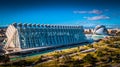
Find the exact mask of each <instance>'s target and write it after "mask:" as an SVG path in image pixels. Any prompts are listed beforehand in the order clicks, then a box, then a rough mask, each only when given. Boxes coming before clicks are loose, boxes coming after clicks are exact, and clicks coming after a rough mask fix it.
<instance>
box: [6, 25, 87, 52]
mask: <svg viewBox="0 0 120 67" xmlns="http://www.w3.org/2000/svg"><path fill="white" fill-rule="evenodd" d="M6 35H7V39H8V40H7V43H6V45H5V47H4V48H5V49H8V48H12V49H14V50H13V51H20V50H23V49H28V48H37V47H45V46H60V45H68V44H76V43H81V42H85V41H86V37H85V35H84V33H83V27H82V26H62V25H49V24H47V25H44V24H22V23H19V24H17V23H14V24H11V25H10V26H9V27H8V29H7V32H6Z"/></svg>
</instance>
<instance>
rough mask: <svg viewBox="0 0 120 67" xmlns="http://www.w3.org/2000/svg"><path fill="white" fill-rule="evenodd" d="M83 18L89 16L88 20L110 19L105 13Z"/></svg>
mask: <svg viewBox="0 0 120 67" xmlns="http://www.w3.org/2000/svg"><path fill="white" fill-rule="evenodd" d="M83 18H87V20H102V19H109V18H110V17H108V16H104V15H100V16H93V17H83Z"/></svg>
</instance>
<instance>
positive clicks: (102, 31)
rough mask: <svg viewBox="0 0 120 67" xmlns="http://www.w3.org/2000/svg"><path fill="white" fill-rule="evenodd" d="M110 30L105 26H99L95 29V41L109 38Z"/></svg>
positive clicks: (93, 36)
mask: <svg viewBox="0 0 120 67" xmlns="http://www.w3.org/2000/svg"><path fill="white" fill-rule="evenodd" d="M108 34H109V33H108V30H107V28H106V27H105V26H104V25H98V26H96V27H95V29H94V32H93V35H92V38H93V40H96V41H97V40H100V39H102V38H105V37H106V36H108Z"/></svg>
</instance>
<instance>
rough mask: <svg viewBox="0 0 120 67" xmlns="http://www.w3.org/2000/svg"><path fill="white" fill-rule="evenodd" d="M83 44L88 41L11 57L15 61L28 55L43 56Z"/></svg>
mask: <svg viewBox="0 0 120 67" xmlns="http://www.w3.org/2000/svg"><path fill="white" fill-rule="evenodd" d="M82 45H87V43H84V44H77V45H71V46H65V47H61V48H56V49H49V50H45V51H41V52H39V53H31V54H27V55H21V56H18V57H14V58H11V61H14V60H17V59H24V58H26V57H33V56H41V55H43V54H46V53H50V52H53V51H55V50H64V49H69V48H73V47H77V46H82Z"/></svg>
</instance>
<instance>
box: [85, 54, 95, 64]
mask: <svg viewBox="0 0 120 67" xmlns="http://www.w3.org/2000/svg"><path fill="white" fill-rule="evenodd" d="M83 61H84V62H86V63H90V64H92V65H95V63H96V62H97V59H96V58H94V57H93V56H92V55H91V54H87V55H86V56H85V57H84V58H83Z"/></svg>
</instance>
